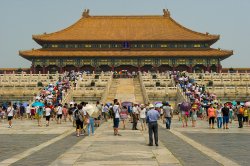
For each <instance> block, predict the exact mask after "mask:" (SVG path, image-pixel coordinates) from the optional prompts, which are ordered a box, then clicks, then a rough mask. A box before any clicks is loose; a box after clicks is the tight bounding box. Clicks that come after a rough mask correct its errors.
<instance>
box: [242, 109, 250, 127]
mask: <svg viewBox="0 0 250 166" xmlns="http://www.w3.org/2000/svg"><path fill="white" fill-rule="evenodd" d="M248 112H249V109H248V107H244V113H243V123H245V125H246V126H247V125H248Z"/></svg>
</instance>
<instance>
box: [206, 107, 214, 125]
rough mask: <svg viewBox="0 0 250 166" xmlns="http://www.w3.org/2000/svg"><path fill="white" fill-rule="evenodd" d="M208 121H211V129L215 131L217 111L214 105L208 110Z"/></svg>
mask: <svg viewBox="0 0 250 166" xmlns="http://www.w3.org/2000/svg"><path fill="white" fill-rule="evenodd" d="M207 111H208V120H209V127H210V128H211V129H214V120H215V116H216V115H215V109H214V107H213V104H210V107H209V108H208V110H207Z"/></svg>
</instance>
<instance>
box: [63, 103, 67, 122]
mask: <svg viewBox="0 0 250 166" xmlns="http://www.w3.org/2000/svg"><path fill="white" fill-rule="evenodd" d="M66 104H67V103H66ZM66 104H65V105H64V106H63V109H62V112H63V119H64V122H66V121H67V116H68V108H67V105H66Z"/></svg>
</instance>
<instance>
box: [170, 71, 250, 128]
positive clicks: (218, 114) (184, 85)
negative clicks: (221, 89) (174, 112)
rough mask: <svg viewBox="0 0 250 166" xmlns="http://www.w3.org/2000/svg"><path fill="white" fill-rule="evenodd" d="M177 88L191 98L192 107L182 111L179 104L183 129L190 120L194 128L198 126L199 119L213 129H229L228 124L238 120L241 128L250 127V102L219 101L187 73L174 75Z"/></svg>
mask: <svg viewBox="0 0 250 166" xmlns="http://www.w3.org/2000/svg"><path fill="white" fill-rule="evenodd" d="M172 77H173V78H174V80H175V83H176V85H177V86H179V87H180V88H181V89H182V91H183V92H184V93H185V95H186V96H187V97H188V98H189V100H190V101H189V102H190V106H187V107H190V108H188V109H185V108H184V109H182V108H181V103H180V104H179V112H180V116H179V117H180V119H181V120H182V125H183V127H187V126H188V125H187V122H188V118H190V119H191V121H192V127H195V126H196V121H197V118H200V119H206V120H208V122H209V127H210V128H211V129H214V128H215V122H216V123H217V128H219V129H220V128H223V129H229V126H228V123H232V122H233V121H234V120H238V123H239V128H243V123H244V124H245V125H247V126H249V124H250V121H249V118H248V117H249V116H250V103H248V102H239V101H238V102H236V101H232V102H230V101H229V102H225V103H222V102H220V101H219V100H217V97H216V95H215V94H211V93H208V92H207V91H206V87H205V85H198V84H197V83H195V80H193V79H191V78H189V77H188V76H187V75H186V73H185V72H184V73H181V72H175V73H172Z"/></svg>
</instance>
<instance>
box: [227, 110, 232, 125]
mask: <svg viewBox="0 0 250 166" xmlns="http://www.w3.org/2000/svg"><path fill="white" fill-rule="evenodd" d="M227 107H229V106H227ZM229 119H230V123H232V122H233V120H234V110H233V108H232V107H230V108H229Z"/></svg>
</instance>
